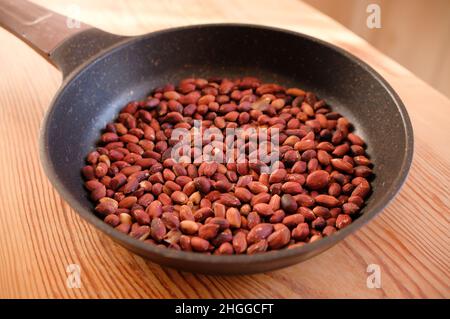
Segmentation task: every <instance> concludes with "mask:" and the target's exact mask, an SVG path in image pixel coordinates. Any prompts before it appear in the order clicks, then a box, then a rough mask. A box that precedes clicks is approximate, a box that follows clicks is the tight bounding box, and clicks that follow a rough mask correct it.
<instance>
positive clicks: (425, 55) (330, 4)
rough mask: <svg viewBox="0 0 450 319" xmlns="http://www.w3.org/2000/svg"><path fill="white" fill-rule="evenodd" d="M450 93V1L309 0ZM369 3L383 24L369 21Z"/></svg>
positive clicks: (443, 91) (447, 94) (424, 78)
mask: <svg viewBox="0 0 450 319" xmlns="http://www.w3.org/2000/svg"><path fill="white" fill-rule="evenodd" d="M305 2H307V3H309V4H311V5H313V6H314V7H315V8H317V9H319V10H321V11H322V12H324V13H325V14H327V15H329V16H330V17H332V18H333V19H336V20H337V21H338V22H340V23H342V24H343V25H344V26H345V27H347V28H349V29H350V30H351V31H353V32H355V33H356V34H358V35H359V36H361V37H362V38H364V39H365V40H367V41H368V42H369V43H370V44H372V45H373V46H375V47H376V48H377V49H379V50H380V51H381V52H383V53H385V54H387V55H388V56H390V57H391V58H393V59H394V60H396V61H397V62H399V63H400V64H402V65H403V66H405V67H406V68H408V69H409V70H411V71H412V72H413V73H414V74H416V75H417V76H419V77H420V78H422V79H423V80H425V81H426V82H427V83H429V84H431V85H432V86H433V87H435V88H437V89H438V90H439V91H441V92H442V93H444V94H445V95H446V96H447V97H450V1H448V0H305ZM369 4H378V5H379V6H380V10H381V28H380V29H377V28H375V29H369V28H368V27H367V25H366V20H367V17H368V16H369V13H367V12H366V9H367V6H368V5H369Z"/></svg>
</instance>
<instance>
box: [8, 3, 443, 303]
mask: <svg viewBox="0 0 450 319" xmlns="http://www.w3.org/2000/svg"><path fill="white" fill-rule="evenodd" d="M36 2H38V3H40V4H42V5H44V6H46V7H48V8H51V9H54V10H56V11H58V12H61V13H65V14H67V13H69V8H68V6H67V4H64V1H59V0H58V1H57V0H39V1H36ZM70 3H72V4H73V3H75V4H78V5H79V6H80V8H81V12H82V19H83V20H84V21H86V22H88V23H90V24H92V25H96V26H98V27H100V28H103V29H105V30H108V31H111V32H116V33H121V34H140V33H146V32H150V31H154V30H158V29H162V28H166V27H171V26H176V25H186V24H192V23H207V22H225V21H227V22H251V23H258V24H267V25H273V26H278V27H282V28H287V29H292V30H297V31H300V32H304V33H307V34H310V35H313V36H316V37H319V38H322V39H324V40H327V41H330V42H333V43H335V44H337V45H339V46H341V47H343V48H345V49H347V50H349V51H351V52H352V53H354V54H356V55H357V56H359V57H360V58H362V59H363V60H365V61H367V62H368V63H369V64H370V65H372V66H373V67H374V68H376V69H377V70H378V71H379V72H380V73H381V74H382V75H383V76H385V77H386V79H387V80H388V81H389V82H390V83H391V84H392V86H393V87H394V88H395V89H396V90H397V92H398V93H399V94H400V96H401V98H402V99H403V101H404V103H405V104H406V107H407V109H408V111H409V114H410V116H411V119H412V122H413V126H414V131H415V141H416V145H415V155H414V163H413V166H412V170H411V173H410V176H409V178H408V180H407V182H406V185H405V186H404V187H403V189H402V190H401V192H400V193H399V195H398V196H397V197H396V199H395V200H394V201H393V203H392V204H391V205H390V206H389V207H388V208H387V209H386V210H385V211H384V212H383V213H382V214H381V215H379V217H377V218H375V219H374V220H373V221H372V222H371V223H369V224H368V225H367V226H366V227H364V228H363V229H361V230H360V231H358V232H356V233H355V234H354V235H352V236H350V237H348V238H347V239H345V240H344V241H342V242H340V243H339V244H337V245H336V246H335V247H333V248H332V249H330V250H328V251H326V252H325V253H323V254H321V255H319V256H317V257H314V258H313V259H310V260H308V261H306V262H304V263H302V264H299V265H296V266H292V267H289V268H286V269H283V270H279V271H274V272H270V273H264V274H258V275H252V276H235V277H214V276H205V275H195V274H190V273H181V272H178V271H175V270H172V269H164V268H161V267H159V266H158V265H156V264H153V263H151V262H149V261H146V260H144V259H142V258H140V257H138V256H136V255H134V254H132V253H130V252H128V251H127V250H126V249H124V248H122V247H120V246H118V245H116V244H115V243H113V241H112V240H110V239H109V238H108V237H106V236H104V235H103V234H101V233H100V232H98V231H97V230H95V229H94V228H93V227H92V226H90V225H88V224H87V223H86V222H84V221H83V220H81V219H80V218H79V217H78V215H77V214H76V213H75V212H74V211H73V210H72V209H71V208H70V207H69V206H68V205H67V204H66V203H65V202H64V201H63V200H61V198H60V197H59V195H58V193H57V191H56V190H55V189H54V188H53V187H52V186H51V185H50V183H49V181H48V180H47V178H46V176H45V175H44V173H43V170H42V168H41V166H40V163H39V158H38V146H37V140H38V132H39V125H40V123H41V120H42V117H43V115H44V112H45V110H46V108H47V106H48V105H49V103H50V101H51V99H52V97H53V95H54V94H55V92H56V90H57V89H58V86H59V85H60V81H61V75H60V74H59V73H58V71H57V70H56V69H54V68H53V67H52V66H51V65H49V64H47V63H46V62H45V61H44V60H43V59H42V58H41V57H40V56H38V55H37V54H36V53H35V52H34V51H32V50H31V49H30V48H28V47H27V46H26V45H25V44H23V43H22V42H20V41H19V40H17V39H15V38H14V37H13V36H12V35H10V34H9V33H8V32H6V31H4V30H0V43H1V49H0V74H1V76H0V178H1V179H0V298H1V297H2V298H32V297H33V298H48V297H51V298H55V297H58V298H123V297H127V298H180V297H198V298H217V297H222V298H228V297H237V298H240V297H247V298H257V297H262V298H312V297H343V298H345V297H356V298H366V297H370V298H372V297H374V298H386V297H395V298H397V297H415V298H422V297H427V298H428V297H440V298H449V297H450V289H449V284H450V279H449V275H450V272H449V259H450V258H449V236H448V235H449V212H450V202H449V191H450V189H449V184H450V183H449V180H450V148H449V147H448V141H449V140H450V130H449V124H450V121H449V118H450V101H449V100H448V99H447V98H445V97H444V96H443V95H441V94H440V93H438V92H437V91H436V90H434V89H432V88H431V87H430V86H428V85H426V84H425V83H424V82H423V81H421V80H419V79H418V78H417V77H416V76H414V75H413V74H411V73H410V72H409V71H407V70H406V69H404V68H403V67H401V66H400V65H398V64H397V63H395V62H393V61H392V60H390V59H389V58H387V57H386V56H384V55H382V54H381V53H380V52H378V51H377V50H375V49H374V48H373V47H371V46H369V45H368V44H367V43H366V42H365V41H363V40H362V39H360V38H359V37H357V36H355V35H354V34H353V33H351V32H349V31H348V30H346V29H344V28H343V27H342V26H341V25H339V24H337V23H335V22H334V21H333V20H331V19H330V18H328V17H326V16H325V15H323V14H321V13H319V12H318V11H317V10H315V9H312V7H309V6H308V5H305V4H304V3H302V2H299V1H294V0H278V1H268V0H264V1H257V3H256V2H255V3H253V2H252V1H243V0H229V1H200V0H185V1H124V0H123V1H114V2H112V1H97V0H71V1H70ZM69 264H78V265H80V267H81V270H82V271H81V284H82V286H81V288H80V289H69V288H68V287H67V285H66V280H67V275H68V274H67V273H66V267H67V266H68V265H69ZM369 264H378V265H380V267H381V283H382V287H381V288H380V289H369V288H367V286H366V279H367V276H368V275H369V274H368V273H367V272H366V269H367V266H368V265H369Z"/></svg>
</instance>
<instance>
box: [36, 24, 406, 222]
mask: <svg viewBox="0 0 450 319" xmlns="http://www.w3.org/2000/svg"><path fill="white" fill-rule="evenodd" d="M217 76H219V77H242V76H256V77H259V78H261V79H262V80H264V81H268V82H276V83H279V84H282V85H284V86H287V87H291V86H292V87H293V86H296V87H300V88H302V89H305V90H310V91H312V92H314V93H316V94H317V95H318V96H319V97H320V98H324V99H325V100H326V101H327V102H328V104H330V105H331V106H332V109H333V110H335V111H338V112H340V113H342V114H343V115H345V116H347V117H348V118H349V119H350V120H351V122H352V123H353V124H354V125H355V128H356V133H357V134H359V135H361V136H362V137H364V139H365V140H366V142H367V143H368V145H369V148H368V153H369V155H370V156H371V159H372V161H373V162H374V164H375V167H374V172H375V174H376V178H375V179H374V181H373V195H372V196H371V197H370V199H369V201H368V205H367V206H366V207H365V208H364V211H365V210H369V209H370V208H371V207H372V206H373V205H374V203H376V202H377V201H379V200H383V198H385V195H386V190H387V189H389V188H390V187H391V186H392V185H393V184H394V183H395V178H396V176H398V174H399V172H400V171H401V170H402V165H403V159H404V158H405V156H406V155H405V149H406V148H407V139H408V138H407V133H406V131H405V127H404V124H403V123H404V120H403V119H402V116H401V113H400V111H399V107H398V105H397V104H396V102H395V101H394V99H393V97H392V96H391V95H390V94H389V92H388V91H387V90H386V88H385V86H384V84H383V83H382V82H380V81H379V80H378V79H377V78H375V77H374V76H373V74H371V72H369V71H368V70H367V69H366V67H365V66H364V65H362V64H360V63H359V62H358V61H356V60H353V59H351V58H350V57H349V56H347V55H345V54H343V53H342V52H340V51H337V50H335V49H333V48H330V47H327V46H325V45H323V43H321V42H317V41H314V40H312V39H310V38H307V37H299V36H298V35H296V34H293V33H287V32H286V33H285V32H280V31H277V30H271V29H263V28H256V27H242V26H235V27H233V26H227V27H220V26H202V27H192V28H186V29H176V30H170V31H164V32H159V33H155V34H152V35H148V36H144V37H142V38H138V39H135V40H132V41H131V42H129V43H127V44H125V45H122V46H120V47H118V48H116V49H114V50H113V51H111V52H108V53H106V54H104V55H102V56H101V57H99V58H97V59H96V60H95V61H94V62H93V63H91V64H89V65H88V66H87V67H85V68H84V69H83V70H82V71H81V72H80V73H79V74H77V75H76V76H75V77H74V78H72V79H71V80H70V81H69V82H68V83H67V84H66V86H65V87H64V88H63V89H62V90H61V92H60V94H59V96H58V97H57V98H56V99H55V102H54V107H53V108H52V109H51V111H50V113H49V115H48V120H47V123H46V127H45V128H44V131H45V135H44V143H45V144H46V152H47V154H48V155H47V156H48V158H49V159H50V165H51V166H52V168H53V170H54V171H55V173H56V176H57V178H58V181H59V182H60V184H61V185H62V186H63V187H64V188H65V190H66V191H67V192H69V193H70V194H71V195H72V196H73V197H75V198H76V200H77V201H78V203H79V204H80V207H82V208H84V209H86V210H89V211H91V210H92V207H93V205H92V203H91V202H90V201H89V200H88V198H87V194H86V191H85V190H84V188H83V186H82V185H83V181H82V178H81V176H80V168H81V167H82V166H83V165H84V159H85V156H86V154H87V153H88V152H89V151H90V150H92V149H93V148H94V146H95V144H96V141H97V140H98V138H99V136H100V130H101V129H102V128H103V127H104V126H105V124H106V123H107V122H109V121H111V120H113V119H114V117H115V116H116V115H117V113H118V111H119V109H120V108H122V107H123V106H124V105H125V104H126V103H127V102H129V101H132V100H135V99H139V98H143V97H145V96H146V95H147V94H148V93H149V92H150V91H151V90H152V89H153V88H155V87H157V86H161V85H163V84H165V83H167V82H171V83H176V82H177V81H179V80H180V79H182V78H185V77H217ZM81 213H82V214H83V212H81Z"/></svg>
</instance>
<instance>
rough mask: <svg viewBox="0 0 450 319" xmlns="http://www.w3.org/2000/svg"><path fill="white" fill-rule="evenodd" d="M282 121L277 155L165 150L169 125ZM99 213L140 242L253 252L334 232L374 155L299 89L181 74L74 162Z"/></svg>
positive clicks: (270, 125)
mask: <svg viewBox="0 0 450 319" xmlns="http://www.w3.org/2000/svg"><path fill="white" fill-rule="evenodd" d="M194 120H198V121H201V125H202V127H203V128H211V127H216V128H218V129H220V130H222V131H224V130H226V129H227V128H237V127H244V128H245V127H250V126H252V127H258V128H267V129H269V130H270V129H274V128H276V129H278V130H279V156H280V157H279V161H278V162H276V168H275V169H274V170H272V171H271V172H270V173H264V172H262V171H261V165H259V164H260V163H250V162H249V161H246V162H242V163H240V162H238V163H235V162H229V163H218V162H215V161H199V162H195V161H193V162H191V163H180V162H177V161H175V160H174V159H173V158H172V157H171V150H172V148H173V146H174V145H175V143H176V142H177V141H175V140H173V139H172V138H171V137H172V132H173V130H174V129H176V128H185V129H188V130H189V129H191V128H192V126H193V122H194ZM82 174H83V176H84V178H85V187H86V189H87V190H88V191H89V192H90V197H91V199H92V201H93V202H95V203H96V207H95V212H96V213H97V214H98V215H99V216H100V217H101V218H102V219H103V220H104V221H105V223H108V224H109V225H111V226H112V227H114V228H115V229H116V230H117V231H120V232H122V233H125V234H128V235H129V236H131V237H133V238H136V239H137V240H141V241H144V242H146V243H149V244H152V245H157V246H161V247H168V248H172V249H176V250H185V251H195V252H200V253H206V254H215V255H227V254H255V253H260V252H265V251H271V250H276V249H281V248H292V247H298V246H302V245H304V244H306V243H311V242H314V241H317V240H320V239H321V238H323V237H326V236H330V235H332V234H333V233H334V232H336V231H337V230H339V229H342V228H344V227H346V226H348V225H349V224H350V223H351V222H352V220H354V219H355V218H357V217H358V215H359V214H360V210H361V208H362V207H363V205H364V201H365V199H366V197H367V196H368V195H369V193H370V190H371V188H370V183H369V180H370V178H371V176H372V169H371V163H370V160H369V159H368V157H367V156H366V152H365V143H364V141H363V140H362V139H361V137H359V136H358V135H356V134H354V133H352V126H351V124H350V123H349V121H348V119H347V118H345V117H343V116H341V115H340V114H339V113H336V112H333V111H332V110H331V109H330V107H329V106H328V105H327V104H326V103H325V101H324V100H321V99H318V98H317V97H316V96H315V95H314V94H313V93H312V92H305V91H303V90H301V89H299V88H287V89H286V88H284V87H282V86H280V85H277V84H274V83H262V82H261V81H260V80H259V79H257V78H253V77H245V78H242V79H235V80H230V79H221V78H213V79H208V80H207V79H203V78H189V79H184V80H182V81H181V82H180V83H179V84H178V86H174V85H171V84H167V85H166V86H164V87H161V88H157V89H155V90H154V91H153V93H152V94H151V95H150V96H148V97H147V98H146V99H145V100H142V101H136V102H131V103H129V104H128V105H126V106H125V107H124V108H123V109H122V110H121V111H120V114H119V115H118V117H117V119H116V120H115V121H114V122H113V123H109V124H107V125H106V128H105V130H104V132H103V133H102V135H101V138H100V142H99V146H98V147H97V148H96V149H95V150H94V151H92V152H91V153H89V154H88V156H87V165H86V166H84V167H83V168H82Z"/></svg>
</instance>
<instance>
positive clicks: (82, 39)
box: [0, 0, 127, 77]
mask: <svg viewBox="0 0 450 319" xmlns="http://www.w3.org/2000/svg"><path fill="white" fill-rule="evenodd" d="M0 26H2V27H3V28H5V29H6V30H8V31H10V32H11V33H12V34H14V35H15V36H16V37H18V38H19V39H21V40H22V41H24V42H25V43H27V44H28V45H29V46H30V47H32V48H33V49H34V50H35V51H36V52H38V53H39V54H40V55H42V56H43V57H44V58H45V59H46V60H48V61H49V62H50V63H52V64H53V65H55V66H56V67H57V68H58V69H60V70H61V71H62V73H63V77H66V76H68V75H69V74H70V73H71V72H72V71H73V70H74V69H75V68H76V67H78V66H79V65H81V64H82V63H83V62H84V61H86V60H88V59H89V58H90V57H92V56H94V55H95V54H97V53H99V52H100V51H101V50H102V49H105V48H107V47H110V46H111V45H113V44H115V43H117V42H119V41H123V40H124V39H126V38H127V37H124V36H119V35H115V34H111V33H108V32H105V31H102V30H99V29H96V28H93V27H91V26H90V25H88V24H85V23H81V22H79V21H77V20H74V19H72V18H69V17H65V16H63V15H60V14H58V13H56V12H53V11H50V10H47V9H45V8H43V7H41V6H39V5H37V4H34V3H32V2H30V1H26V0H0Z"/></svg>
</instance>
